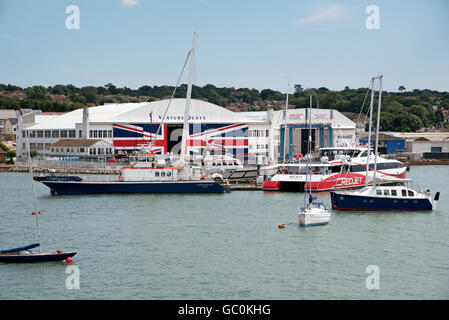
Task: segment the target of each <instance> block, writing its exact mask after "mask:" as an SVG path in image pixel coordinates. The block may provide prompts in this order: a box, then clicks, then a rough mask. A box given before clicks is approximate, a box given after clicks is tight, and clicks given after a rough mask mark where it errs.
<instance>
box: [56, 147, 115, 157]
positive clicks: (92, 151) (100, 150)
mask: <svg viewBox="0 0 449 320" xmlns="http://www.w3.org/2000/svg"><path fill="white" fill-rule="evenodd" d="M88 149H89V154H90V155H97V154H100V155H102V154H112V153H113V151H112V148H73V147H69V148H67V147H64V148H62V147H59V148H58V147H52V148H51V152H52V153H56V154H61V153H72V154H79V153H86V151H87V150H88Z"/></svg>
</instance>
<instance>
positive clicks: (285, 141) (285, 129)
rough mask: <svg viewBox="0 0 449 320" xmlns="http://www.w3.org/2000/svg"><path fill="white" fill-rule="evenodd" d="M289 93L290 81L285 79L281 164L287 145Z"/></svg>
mask: <svg viewBox="0 0 449 320" xmlns="http://www.w3.org/2000/svg"><path fill="white" fill-rule="evenodd" d="M289 92H290V80H289V79H288V77H287V93H286V94H285V108H284V150H283V152H282V153H283V154H284V159H283V163H285V145H286V144H287V110H288V93H289Z"/></svg>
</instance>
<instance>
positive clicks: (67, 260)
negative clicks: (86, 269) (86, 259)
mask: <svg viewBox="0 0 449 320" xmlns="http://www.w3.org/2000/svg"><path fill="white" fill-rule="evenodd" d="M65 262H67V263H70V262H73V259H72V258H71V257H68V258H67V259H65Z"/></svg>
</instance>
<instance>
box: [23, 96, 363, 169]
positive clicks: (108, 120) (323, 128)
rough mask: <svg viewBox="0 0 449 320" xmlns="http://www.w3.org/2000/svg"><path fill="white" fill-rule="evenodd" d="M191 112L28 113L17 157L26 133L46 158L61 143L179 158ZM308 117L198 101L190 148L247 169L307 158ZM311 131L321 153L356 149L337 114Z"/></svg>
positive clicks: (160, 106)
mask: <svg viewBox="0 0 449 320" xmlns="http://www.w3.org/2000/svg"><path fill="white" fill-rule="evenodd" d="M169 104H170V105H169ZM185 104H186V99H173V100H172V101H171V103H170V100H160V101H153V102H142V103H124V104H108V105H102V106H96V107H90V108H87V107H86V108H85V109H77V110H75V111H72V112H68V113H65V114H62V115H35V114H34V113H29V114H26V115H23V116H22V117H20V118H19V121H18V129H17V131H18V132H17V155H18V156H19V157H20V156H21V157H26V154H27V149H26V144H27V140H26V135H25V131H26V130H28V131H29V143H30V149H31V150H36V151H37V152H38V153H39V154H40V155H41V156H43V157H45V156H50V155H51V156H54V155H55V153H54V151H55V149H53V152H52V144H55V143H57V142H58V141H59V140H61V139H100V140H103V141H104V142H105V143H106V144H107V145H110V146H112V148H113V152H112V153H113V154H115V155H117V154H126V153H129V152H132V151H136V150H139V149H141V148H142V147H143V146H150V145H151V146H152V149H153V152H156V153H166V152H179V150H180V145H181V144H180V141H181V137H182V128H183V122H184V110H185ZM167 107H168V109H167ZM308 111H309V110H307V109H290V110H287V113H286V115H285V116H284V111H273V110H269V111H265V112H233V111H230V110H228V109H225V108H223V107H220V106H217V105H215V104H212V103H209V102H205V101H202V100H196V99H192V100H191V107H190V114H189V137H188V142H187V147H188V150H189V151H190V153H192V154H195V153H201V152H202V151H203V150H204V148H205V147H206V146H211V145H212V146H214V147H215V148H218V149H221V150H223V151H225V152H226V153H229V154H231V155H234V156H235V157H237V158H239V159H240V160H241V161H242V162H244V163H250V164H255V163H262V164H264V163H275V162H277V161H278V159H279V158H282V157H283V156H284V150H285V152H286V156H287V157H291V156H292V155H293V154H297V153H306V152H305V145H306V143H307V140H306V139H307V130H308V129H307V128H308V119H309V118H308V117H309V115H308V114H309V112H308ZM164 114H165V117H164ZM161 122H162V123H163V125H162V126H159V125H160V123H161ZM311 124H312V128H313V135H312V140H313V147H314V148H315V149H316V148H318V147H324V146H337V145H345V144H351V143H353V142H354V141H355V129H356V125H355V123H354V122H353V121H351V120H350V119H348V118H347V117H345V116H344V115H343V114H341V113H340V112H338V111H336V110H329V109H312V117H311ZM285 128H287V130H285ZM104 156H106V155H104ZM109 156H112V155H109Z"/></svg>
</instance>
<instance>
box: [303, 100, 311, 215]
mask: <svg viewBox="0 0 449 320" xmlns="http://www.w3.org/2000/svg"><path fill="white" fill-rule="evenodd" d="M309 97H310V106H309V114H308V118H307V121H308V126H309V131H308V138H307V154H306V183H305V185H304V207H306V203H307V191H308V189H307V183H308V182H309V176H310V174H309V160H310V157H311V143H312V133H311V132H312V126H311V124H312V123H311V119H312V95H310V96H309ZM306 113H307V109H306ZM310 182H312V178H310ZM309 189H310V194H312V187H310V188H309Z"/></svg>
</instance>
